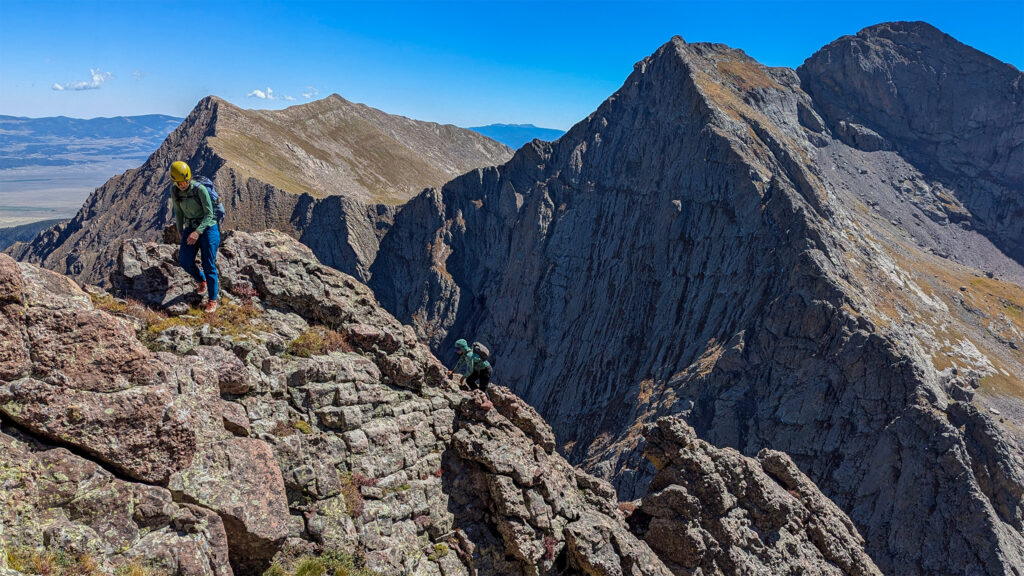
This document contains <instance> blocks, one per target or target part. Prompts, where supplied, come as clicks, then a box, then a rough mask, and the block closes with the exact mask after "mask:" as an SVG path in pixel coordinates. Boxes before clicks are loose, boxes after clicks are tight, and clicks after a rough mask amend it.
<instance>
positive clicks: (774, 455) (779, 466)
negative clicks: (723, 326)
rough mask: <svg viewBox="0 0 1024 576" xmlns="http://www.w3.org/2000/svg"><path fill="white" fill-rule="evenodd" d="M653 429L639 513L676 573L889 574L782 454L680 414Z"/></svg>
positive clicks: (648, 537)
mask: <svg viewBox="0 0 1024 576" xmlns="http://www.w3.org/2000/svg"><path fill="white" fill-rule="evenodd" d="M645 435H646V438H647V446H646V448H645V449H644V452H645V456H646V457H647V458H649V459H650V460H651V461H652V462H653V463H654V465H655V467H656V468H657V469H658V472H657V474H656V475H655V477H654V480H653V481H652V482H651V486H650V492H649V493H648V494H647V495H646V496H645V497H644V498H643V502H642V504H641V506H640V508H638V510H637V512H636V513H635V515H634V517H633V518H631V521H632V522H634V523H636V524H638V525H640V527H639V532H640V533H641V536H642V537H643V538H644V540H645V541H646V542H647V543H648V544H650V545H651V547H652V548H653V549H654V550H655V552H657V553H658V554H659V556H661V557H662V558H663V559H665V561H666V562H667V563H668V565H669V567H670V568H671V569H672V571H673V573H674V574H687V575H689V574H799V573H806V574H851V575H852V574H861V575H869V574H874V575H881V571H879V570H878V568H877V567H876V566H875V564H874V562H872V561H871V558H869V557H868V555H867V554H865V553H864V551H863V546H864V540H863V539H862V538H861V537H860V534H858V533H857V529H856V528H855V527H854V526H853V523H852V522H851V521H850V519H849V518H847V516H846V514H844V513H843V512H842V510H840V509H839V508H838V507H837V506H836V505H835V504H833V503H832V502H831V501H830V500H829V499H828V498H826V497H825V496H824V495H823V494H821V492H819V491H818V489H817V487H816V486H815V485H814V483H812V482H811V481H810V479H808V478H807V477H806V476H804V475H803V473H801V472H800V471H799V469H797V467H796V465H795V464H793V461H792V460H790V458H789V457H788V456H786V455H785V454H784V453H782V452H776V451H772V450H762V451H761V453H760V454H758V456H757V459H756V460H755V459H752V458H747V457H744V456H742V455H741V454H740V453H739V452H737V451H735V450H732V449H729V448H726V449H718V448H715V447H713V446H711V445H710V444H708V443H707V442H704V441H702V440H700V439H698V438H697V436H696V433H695V432H694V431H693V428H690V427H689V426H688V425H687V424H686V423H685V422H684V421H683V420H682V419H680V418H678V417H670V418H662V419H660V420H658V422H657V424H656V425H651V426H650V427H649V428H648V429H647V430H646V431H645Z"/></svg>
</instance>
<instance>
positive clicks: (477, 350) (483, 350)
mask: <svg viewBox="0 0 1024 576" xmlns="http://www.w3.org/2000/svg"><path fill="white" fill-rule="evenodd" d="M473 353H474V354H476V355H477V356H479V357H480V359H481V360H483V361H484V362H487V360H488V359H489V358H490V356H491V351H490V350H488V349H487V346H484V345H483V344H481V343H479V342H473Z"/></svg>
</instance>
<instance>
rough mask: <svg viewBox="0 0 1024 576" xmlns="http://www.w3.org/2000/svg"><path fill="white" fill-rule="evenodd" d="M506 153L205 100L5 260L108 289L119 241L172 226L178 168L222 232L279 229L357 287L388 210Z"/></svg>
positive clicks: (384, 125) (400, 123) (414, 125)
mask: <svg viewBox="0 0 1024 576" xmlns="http://www.w3.org/2000/svg"><path fill="white" fill-rule="evenodd" d="M509 154H510V151H509V149H508V148H507V147H505V146H504V145H502V144H499V143H497V142H494V141H493V140H489V139H488V138H486V137H484V136H482V135H480V134H477V133H475V132H472V131H470V130H464V129H461V128H457V127H455V126H450V125H439V124H434V123H429V122H419V121H416V120H411V119H409V118H404V117H401V116H393V115H389V114H385V113H383V112H381V111H379V110H376V109H373V108H370V107H368V106H364V105H362V104H354V103H352V102H349V101H347V100H345V99H344V98H342V97H340V96H338V95H332V96H329V97H327V98H325V99H323V100H319V101H316V102H312V103H309V104H305V105H301V106H293V107H291V108H287V109H285V110H280V111H267V110H243V109H240V108H238V107H236V106H233V105H231V104H229V103H227V102H225V101H223V100H221V99H219V98H216V97H212V96H211V97H208V98H205V99H204V100H202V101H200V102H199V104H198V105H197V106H196V108H195V109H194V110H193V111H192V113H191V114H189V116H188V117H187V118H186V119H185V121H184V122H183V123H182V124H181V126H180V127H178V129H177V130H175V131H174V132H173V133H172V134H171V135H170V136H169V137H168V138H167V140H166V141H165V142H164V144H163V145H162V146H160V148H159V149H158V150H157V151H156V152H154V153H153V155H151V156H150V158H149V159H148V160H147V161H146V163H145V164H143V165H142V166H140V167H139V168H137V169H134V170H129V171H127V172H125V173H124V174H121V175H119V176H116V177H114V178H112V179H110V180H109V181H108V182H107V183H106V184H104V185H103V186H102V187H100V188H98V189H96V191H95V192H94V193H93V194H92V195H90V197H89V198H88V199H87V200H86V202H85V204H84V205H83V206H82V209H81V210H80V211H79V212H78V214H77V215H76V216H75V217H74V218H73V219H72V220H71V221H70V222H67V223H65V224H60V225H58V226H56V227H54V228H52V229H50V230H48V231H46V232H44V233H42V234H41V235H40V236H39V237H37V238H36V239H35V240H33V241H32V242H31V243H28V244H18V245H15V246H13V247H11V248H10V249H8V251H7V252H8V253H9V254H11V255H13V256H14V257H15V258H17V259H18V260H22V261H26V262H33V263H37V264H40V265H42V266H45V267H47V268H49V269H51V270H56V271H58V272H60V273H62V274H69V275H71V276H72V277H74V278H76V279H78V280H80V281H83V282H91V283H98V284H106V283H107V281H108V278H107V275H108V274H109V272H110V269H111V267H112V265H113V262H114V259H115V258H116V254H117V250H118V246H119V244H120V242H121V241H122V240H124V239H126V238H140V239H147V240H156V239H158V238H159V237H160V234H161V231H162V229H163V228H164V227H165V226H167V225H168V224H170V223H172V222H173V217H172V215H171V210H170V202H169V198H170V196H169V193H170V192H169V190H170V180H169V178H168V175H167V170H168V166H170V163H171V162H173V161H174V160H185V161H186V162H188V164H189V166H191V167H192V170H193V173H195V174H201V175H205V176H207V177H209V178H210V179H211V180H213V181H214V183H215V184H216V186H217V189H218V191H219V192H220V194H221V197H222V201H223V202H224V204H225V207H226V208H227V219H226V221H225V227H226V228H232V229H239V230H249V231H255V230H264V229H268V228H274V229H277V230H282V231H285V232H287V233H288V234H289V235H291V236H293V237H296V238H299V239H300V240H301V241H303V242H304V243H306V244H307V245H309V246H310V247H312V248H313V249H314V250H315V251H316V254H317V255H318V256H319V257H320V258H321V259H322V260H323V261H324V262H326V263H327V264H329V265H331V266H334V267H336V268H339V269H341V270H345V271H348V272H351V273H353V274H355V275H357V276H360V277H363V278H365V277H366V276H365V274H366V272H367V269H368V268H369V265H370V263H372V262H373V257H374V255H375V254H376V250H377V243H378V241H379V238H380V236H382V235H383V233H384V231H385V230H386V229H387V227H388V226H389V225H390V222H391V220H392V218H393V216H394V212H395V206H397V205H399V204H401V203H402V202H404V201H405V200H407V199H408V198H410V197H412V196H413V195H414V194H417V193H419V192H420V191H421V190H423V189H424V188H426V187H429V186H440V185H441V184H443V183H444V182H446V181H448V180H449V179H451V178H453V177H455V176H457V175H459V174H462V173H463V172H465V171H467V170H470V169H472V168H476V167H479V166H489V165H492V164H496V163H500V162H503V161H504V160H506V159H508V157H509Z"/></svg>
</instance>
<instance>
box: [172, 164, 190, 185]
mask: <svg viewBox="0 0 1024 576" xmlns="http://www.w3.org/2000/svg"><path fill="white" fill-rule="evenodd" d="M191 179H192V170H191V169H190V168H189V167H188V164H185V163H184V162H182V161H181V160H178V161H177V162H174V163H172V164H171V180H174V181H175V182H188V181H189V180H191Z"/></svg>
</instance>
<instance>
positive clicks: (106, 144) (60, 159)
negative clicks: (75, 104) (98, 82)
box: [0, 114, 182, 170]
mask: <svg viewBox="0 0 1024 576" xmlns="http://www.w3.org/2000/svg"><path fill="white" fill-rule="evenodd" d="M181 121H182V119H181V118H175V117H173V116H165V115H163V114H147V115H145V116H117V117H114V118H91V119H89V120H83V119H80V118H68V117H66V116H57V117H50V118H22V117H17V116H0V170H2V169H8V168H18V167H22V166H72V165H76V164H89V163H93V162H96V161H97V160H103V161H106V160H109V159H112V158H116V159H120V160H131V161H132V163H131V164H130V166H136V165H138V162H139V161H144V160H145V159H146V157H147V156H149V155H150V154H151V153H152V152H153V151H154V150H156V149H157V148H159V147H160V144H161V143H162V142H163V141H164V139H165V138H167V135H168V134H170V133H171V131H172V130H174V129H175V128H177V126H178V124H181Z"/></svg>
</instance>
